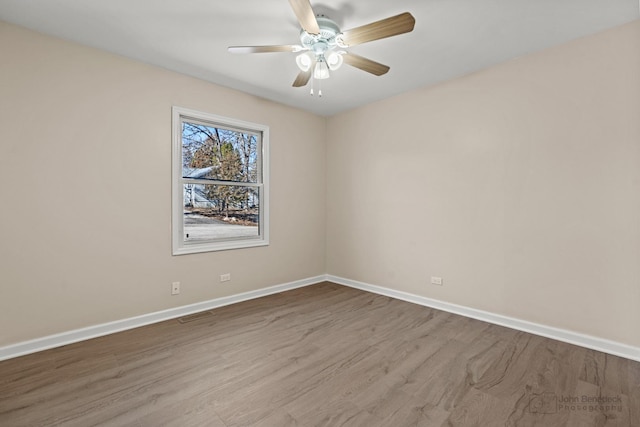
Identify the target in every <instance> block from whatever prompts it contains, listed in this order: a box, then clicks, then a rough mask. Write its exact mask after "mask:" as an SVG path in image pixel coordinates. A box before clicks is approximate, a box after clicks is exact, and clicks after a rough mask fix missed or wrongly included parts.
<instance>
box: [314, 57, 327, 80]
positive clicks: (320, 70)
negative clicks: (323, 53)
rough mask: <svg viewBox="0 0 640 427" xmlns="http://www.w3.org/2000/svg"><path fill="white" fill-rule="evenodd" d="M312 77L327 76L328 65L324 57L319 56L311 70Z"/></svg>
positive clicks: (322, 77) (321, 78) (323, 77)
mask: <svg viewBox="0 0 640 427" xmlns="http://www.w3.org/2000/svg"><path fill="white" fill-rule="evenodd" d="M313 78H314V79H317V80H323V79H328V78H329V67H328V66H327V62H326V61H325V60H324V58H320V59H319V60H318V62H316V68H315V69H314V70H313Z"/></svg>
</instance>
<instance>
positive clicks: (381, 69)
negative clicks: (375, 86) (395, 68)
mask: <svg viewBox="0 0 640 427" xmlns="http://www.w3.org/2000/svg"><path fill="white" fill-rule="evenodd" d="M342 58H344V62H346V63H347V64H349V65H351V66H352V67H356V68H359V69H361V70H362V71H366V72H367V73H371V74H374V75H376V76H381V75H383V74H386V73H387V71H389V67H387V66H386V65H384V64H380V63H379V62H375V61H372V60H370V59H367V58H365V57H363V56H360V55H356V54H354V53H345V54H343V55H342Z"/></svg>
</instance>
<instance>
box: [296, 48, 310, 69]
mask: <svg viewBox="0 0 640 427" xmlns="http://www.w3.org/2000/svg"><path fill="white" fill-rule="evenodd" d="M312 62H313V61H312V59H311V57H310V56H309V54H308V53H306V52H305V53H301V54H300V55H298V56H296V64H297V65H298V68H300V70H302V71H309V68H311V64H312Z"/></svg>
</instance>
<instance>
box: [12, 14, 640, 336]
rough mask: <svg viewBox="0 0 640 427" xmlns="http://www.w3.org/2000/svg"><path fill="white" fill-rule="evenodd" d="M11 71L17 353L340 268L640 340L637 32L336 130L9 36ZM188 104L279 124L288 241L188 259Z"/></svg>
mask: <svg viewBox="0 0 640 427" xmlns="http://www.w3.org/2000/svg"><path fill="white" fill-rule="evenodd" d="M0 57H1V58H2V60H1V61H2V65H1V66H0V197H1V198H2V204H0V236H1V238H0V270H1V273H2V283H1V284H0V324H1V325H3V327H2V328H1V333H0V347H1V346H4V345H8V344H12V343H17V342H20V341H24V340H28V339H32V338H38V337H43V336H46V335H49V334H53V333H57V332H64V331H68V330H70V329H74V328H79V327H84V326H89V325H94V324H99V323H103V322H108V321H111V320H119V319H123V318H127V317H131V316H135V315H140V314H145V313H150V312H154V311H158V310H162V309H165V308H170V307H177V306H181V305H185V304H189V303H193V302H198V301H205V300H208V299H212V298H216V297H221V296H226V295H232V294H237V293H239V292H244V291H249V290H254V289H259V288H263V287H266V286H270V285H274V284H280V283H285V282H288V281H292V280H297V279H302V278H307V277H312V276H315V275H319V274H323V273H325V272H328V273H330V274H334V275H338V276H341V277H344V278H348V279H354V280H360V281H364V282H368V283H371V284H376V285H381V286H385V287H389V288H393V289H397V290H402V291H407V292H412V293H415V294H418V295H424V296H428V297H432V298H437V299H441V300H443V301H449V302H452V303H457V304H462V305H466V306H469V307H473V308H477V309H482V310H488V311H491V312H494V313H498V314H504V315H508V316H513V317H516V318H520V319H524V320H530V321H533V322H538V323H542V324H546V325H550V326H556V327H560V328H566V329H570V330H573V331H576V332H584V333H588V334H591V335H595V336H598V337H603V338H608V339H611V340H616V341H620V342H623V343H627V344H631V345H636V346H637V345H640V333H639V332H637V327H636V325H638V324H640V262H639V261H638V260H639V259H640V220H639V218H640V22H638V21H636V22H635V23H633V24H630V25H626V26H623V27H620V28H618V29H615V30H612V31H608V32H606V33H603V34H600V35H596V36H593V37H589V38H585V39H581V40H578V41H576V42H573V43H570V44H568V45H565V46H561V47H558V48H554V49H551V50H547V51H544V52H542V53H538V54H534V55H530V56H527V57H523V58H520V59H518V60H515V61H512V62H509V63H506V64H503V65H500V66H498V67H494V68H492V69H489V70H486V71H484V72H481V73H477V74H475V75H472V76H468V77H465V78H461V79H458V80H455V81H452V82H450V83H447V84H443V85H440V86H437V87H434V88H427V89H424V90H420V91H414V92H411V93H407V94H404V95H402V96H399V97H396V98H393V99H389V100H386V101H382V102H379V103H376V104H372V105H369V106H366V107H363V108H360V109H357V110H354V111H351V112H348V113H345V114H341V115H338V116H335V117H332V118H329V119H327V120H325V119H324V118H321V117H316V116H314V115H311V114H308V113H304V112H300V111H297V110H295V109H291V108H288V107H285V106H282V105H278V104H275V103H272V102H269V101H265V100H262V99H259V98H255V97H253V96H250V95H247V94H243V93H240V92H237V91H232V90H229V89H226V88H222V87H218V86H215V85H212V84H209V83H206V82H203V81H200V80H197V79H193V78H189V77H186V76H182V75H179V74H176V73H172V72H169V71H165V70H162V69H159V68H155V67H151V66H147V65H144V64H141V63H137V62H134V61H130V60H128V59H125V58H122V57H118V56H114V55H110V54H107V53H104V52H100V51H97V50H94V49H89V48H85V47H81V46H79V45H76V44H71V43H66V42H63V41H60V40H57V39H53V38H49V37H45V36H42V35H38V34H36V33H33V32H30V31H27V30H23V29H19V28H17V27H14V26H10V25H6V24H2V23H0ZM172 105H179V106H183V107H186V108H192V109H197V110H202V111H207V112H211V113H214V114H220V115H224V116H229V117H235V118H238V119H241V120H247V121H253V122H257V123H262V124H266V125H269V126H270V128H271V129H270V130H271V183H272V188H271V245H270V246H269V247H266V248H253V249H247V250H236V251H227V252H219V253H207V254H198V255H188V256H181V257H172V256H171V246H170V243H171V242H170V219H171V218H170V208H171V194H170V186H171V178H170V177H171V174H170V168H171V132H170V121H171V106H172ZM325 125H328V126H327V127H325ZM325 155H326V162H325ZM325 183H326V185H325ZM325 193H326V194H327V197H326V200H325ZM325 213H326V218H325ZM325 236H326V243H327V244H326V252H325ZM325 261H326V265H325ZM247 267H248V268H247ZM227 272H231V273H232V277H233V280H232V281H231V282H230V283H229V284H227V285H224V286H223V285H221V284H219V283H218V281H217V278H218V275H219V274H221V273H227ZM432 275H433V276H442V277H443V278H444V286H443V287H435V286H432V285H429V284H427V282H428V280H429V276H432ZM175 280H179V281H181V282H182V293H181V295H180V296H178V297H171V296H170V295H169V287H170V283H171V282H172V281H175Z"/></svg>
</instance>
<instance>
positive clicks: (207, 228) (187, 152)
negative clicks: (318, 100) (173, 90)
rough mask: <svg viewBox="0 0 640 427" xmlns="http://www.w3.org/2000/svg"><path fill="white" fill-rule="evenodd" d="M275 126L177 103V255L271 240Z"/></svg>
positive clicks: (175, 117)
mask: <svg viewBox="0 0 640 427" xmlns="http://www.w3.org/2000/svg"><path fill="white" fill-rule="evenodd" d="M268 140H269V128H268V127H267V126H263V125H258V124H254V123H247V122H243V121H240V120H234V119H229V118H226V117H219V116H215V115H212V114H206V113H201V112H197V111H192V110H187V109H184V108H179V107H173V188H172V193H173V196H172V197H173V212H172V229H173V236H172V237H173V254H174V255H182V254H188V253H195V252H207V251H217V250H225V249H237V248H246V247H252V246H264V245H268V244H269V214H268V206H269V188H268V182H269V180H268V176H269V175H268V164H269V162H268Z"/></svg>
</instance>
